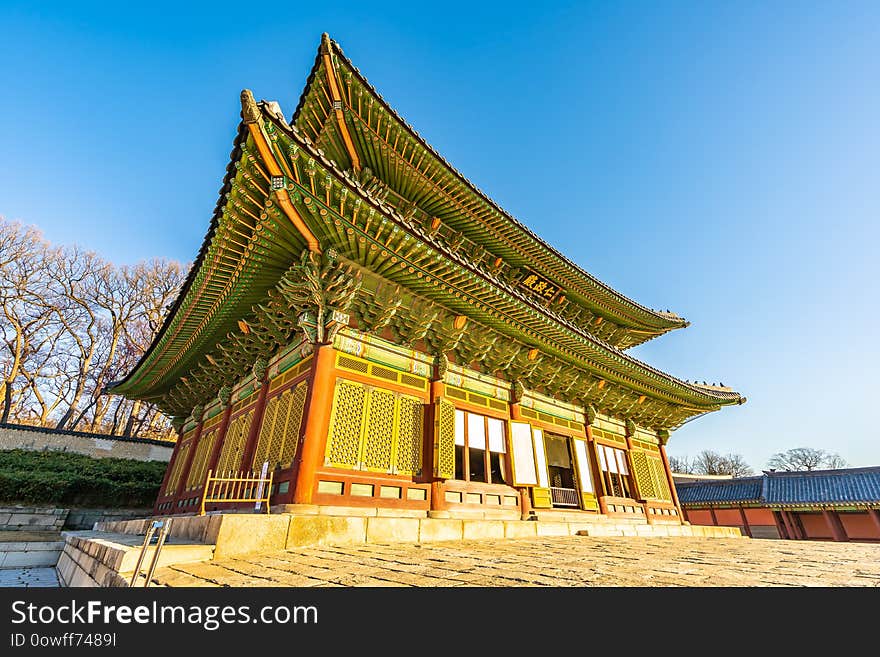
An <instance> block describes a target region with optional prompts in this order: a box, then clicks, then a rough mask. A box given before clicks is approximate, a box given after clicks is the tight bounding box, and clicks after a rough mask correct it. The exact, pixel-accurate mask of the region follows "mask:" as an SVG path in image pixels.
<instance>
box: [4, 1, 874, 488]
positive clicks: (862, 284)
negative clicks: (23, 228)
mask: <svg viewBox="0 0 880 657" xmlns="http://www.w3.org/2000/svg"><path fill="white" fill-rule="evenodd" d="M31 4H33V5H35V6H33V7H29V6H28V5H31ZM298 4H299V3H274V4H273V3H268V4H267V3H250V4H249V3H243V2H235V3H228V4H227V3H223V2H211V3H208V4H205V5H204V6H197V5H195V4H192V3H182V2H177V3H167V4H166V3H156V2H152V3H106V4H105V5H91V4H89V3H86V2H76V3H68V2H64V3H57V4H55V3H52V2H41V3H39V4H37V3H22V4H19V3H16V2H10V1H9V0H4V1H3V2H2V3H0V36H2V38H0V61H2V66H0V89H2V98H3V102H2V103H0V153H2V157H0V215H4V216H6V217H7V218H9V219H20V220H22V221H24V222H26V223H33V224H36V225H37V226H39V227H40V228H41V229H42V230H43V231H44V232H45V234H46V236H47V237H48V238H49V239H51V240H52V241H54V242H58V243H69V242H73V241H76V242H78V243H80V244H82V245H84V246H86V247H89V248H92V249H94V250H96V251H98V252H99V253H101V254H103V255H104V256H106V257H107V258H110V259H112V260H114V261H116V262H119V263H123V262H135V261H137V260H141V259H145V258H150V257H153V256H164V257H168V258H176V259H179V260H183V261H190V260H192V259H193V258H194V257H195V254H196V252H197V251H198V247H199V245H200V244H201V240H202V238H203V236H204V234H205V232H206V229H207V226H208V222H209V219H210V216H211V212H212V210H213V208H214V204H215V203H216V201H217V190H218V188H219V187H220V184H221V181H222V177H223V174H224V170H225V166H226V164H227V161H228V156H229V151H230V149H231V146H232V140H233V137H234V131H235V126H236V125H237V122H238V120H239V110H240V104H239V92H240V91H241V89H242V88H244V87H248V88H250V89H252V90H253V91H254V94H255V95H256V97H257V98H265V99H268V100H277V101H278V102H279V103H280V104H281V106H282V108H283V109H284V111H285V113H286V114H287V115H288V116H290V114H291V113H292V112H293V109H294V107H295V106H296V102H297V99H298V97H299V94H300V92H301V90H302V88H303V86H304V84H305V80H306V77H307V75H308V72H309V70H310V68H311V66H312V62H313V60H314V56H315V52H316V49H317V46H318V42H319V38H320V35H321V33H322V32H324V31H326V32H329V33H330V35H331V36H332V37H333V38H334V39H336V40H338V41H339V42H340V43H341V44H342V46H343V48H344V49H345V52H346V54H347V55H348V56H349V57H350V58H351V59H352V60H353V61H354V63H355V65H356V66H358V67H359V68H360V70H361V71H362V72H363V73H364V74H365V75H366V76H367V77H368V78H369V80H370V81H371V82H372V83H373V84H374V85H376V87H377V88H378V89H379V91H380V92H381V93H382V94H383V96H384V97H385V98H386V99H387V100H388V101H389V102H390V103H391V105H392V106H394V107H395V108H396V109H397V110H398V111H399V112H400V113H401V114H402V115H403V116H404V117H406V118H407V120H408V121H409V122H410V123H411V124H412V125H413V126H414V127H415V128H416V129H417V130H419V132H420V133H421V134H422V136H424V137H425V138H426V139H427V140H428V141H429V142H430V143H432V144H433V145H434V146H435V147H436V148H437V149H438V150H439V151H440V152H441V153H443V154H444V155H445V156H446V158H447V159H448V160H449V161H451V162H452V163H454V165H455V166H456V167H457V168H458V169H459V170H460V171H462V172H463V173H464V174H465V175H466V176H468V177H469V178H470V179H471V180H473V181H474V182H475V183H476V184H477V185H478V186H479V187H481V188H482V189H483V190H484V191H486V192H487V193H488V194H489V195H490V196H492V197H493V198H494V199H495V200H496V201H498V202H499V203H500V204H501V205H502V206H503V207H505V208H507V209H508V210H509V211H510V212H512V213H513V214H514V215H515V216H517V217H519V218H520V219H522V220H523V221H525V222H526V223H527V224H528V225H529V226H531V227H532V228H533V229H535V230H536V231H537V232H538V233H539V234H541V235H542V236H543V237H545V238H546V239H547V240H548V241H549V242H551V243H552V244H554V245H555V246H557V247H558V248H560V249H561V250H562V251H563V252H565V253H566V254H567V255H568V256H570V257H571V258H572V259H573V260H574V261H576V262H578V263H579V264H581V265H582V266H583V267H585V268H586V269H587V270H588V271H590V272H591V273H593V274H594V275H596V276H598V277H599V278H601V279H602V280H604V281H606V282H607V283H609V284H611V285H612V286H614V287H615V288H617V289H618V290H620V291H622V292H623V293H625V294H627V295H629V296H630V297H632V298H634V299H636V300H638V301H640V302H641V303H643V304H645V305H647V306H649V307H654V308H658V309H664V310H665V309H667V308H668V309H670V310H673V311H675V312H678V313H679V314H680V315H683V316H685V317H686V318H688V319H689V320H690V321H691V322H692V326H690V327H689V328H687V329H684V330H680V331H677V332H675V333H673V334H671V335H667V336H664V337H661V338H659V339H657V340H654V341H652V342H650V343H648V344H646V345H643V346H641V347H637V348H636V349H635V350H633V353H634V355H636V356H637V357H639V358H641V359H643V360H645V361H647V362H649V363H651V364H653V365H655V366H657V367H660V368H662V369H665V370H666V371H669V372H671V373H672V374H675V375H677V376H680V377H681V378H687V379H691V380H694V379H698V380H700V381H702V380H706V381H708V382H710V383H711V382H713V381H723V382H724V383H725V384H726V385H729V386H734V387H735V388H736V389H738V390H740V391H742V392H743V393H744V394H745V395H747V396H748V398H749V401H748V403H747V404H746V405H745V406H742V407H735V408H728V409H724V410H722V411H721V412H719V413H714V414H711V415H710V416H707V417H703V418H700V419H698V420H695V421H693V422H691V423H689V424H687V425H685V426H684V427H682V428H681V429H680V430H679V431H677V432H676V433H674V434H673V437H672V439H671V441H670V444H669V452H670V454H672V455H677V456H683V455H690V456H693V455H694V454H696V453H697V452H698V451H700V450H701V449H704V448H705V449H714V450H717V451H721V452H738V453H741V454H742V455H743V456H745V458H746V460H747V461H748V462H749V463H750V464H751V465H752V467H753V468H755V469H756V470H760V469H761V468H763V467H765V466H766V461H767V459H768V458H769V457H770V456H771V455H772V453H773V452H776V451H782V450H786V449H788V448H792V447H799V446H808V447H821V448H825V449H828V450H831V451H837V452H839V453H840V454H841V455H842V456H843V457H844V458H845V459H847V460H848V461H849V463H850V465H853V466H864V465H880V441H878V438H880V436H878V430H877V422H876V420H875V418H874V413H875V412H876V409H877V406H878V404H877V401H876V400H875V397H874V395H875V390H874V387H875V382H876V379H877V378H878V376H880V357H878V346H877V333H878V327H880V311H878V293H877V289H878V279H880V257H878V252H880V248H878V244H880V229H878V211H880V127H878V126H880V3H877V2H833V3H828V2H823V3H815V4H814V3H811V2H806V1H798V2H791V3H788V2H728V3H721V2H712V3H706V2H696V1H694V2H690V3H675V2H664V3H654V2H594V3H588V2H581V3H572V4H566V3H559V4H556V3H553V4H547V3H535V2H524V3H516V2H511V1H508V2H498V3H488V2H473V1H471V2H466V3H455V2H442V3H441V2H430V3H424V4H420V3H416V2H413V3H399V2H393V3H387V4H386V5H383V4H382V3H381V2H368V3H367V2H356V3H348V2H344V1H343V0H335V1H334V2H330V3H303V6H302V8H298Z"/></svg>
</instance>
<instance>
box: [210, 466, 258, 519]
mask: <svg viewBox="0 0 880 657" xmlns="http://www.w3.org/2000/svg"><path fill="white" fill-rule="evenodd" d="M272 476H273V473H271V472H270V473H269V476H268V477H261V476H260V475H258V474H256V473H253V472H238V473H233V472H224V473H220V476H215V475H214V473H213V471H211V470H208V478H207V479H205V489H204V491H203V492H202V506H201V510H200V511H199V515H201V516H203V515H205V504H209V503H210V504H218V503H221V504H222V503H234V502H254V503H255V508H256V509H257V510H258V509H259V508H260V504H265V505H266V515H269V513H270V511H269V498H270V497H271V495H272Z"/></svg>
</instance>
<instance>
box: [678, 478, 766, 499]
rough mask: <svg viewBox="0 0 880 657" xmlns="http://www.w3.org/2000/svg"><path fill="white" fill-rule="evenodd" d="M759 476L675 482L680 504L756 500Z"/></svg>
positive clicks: (759, 496)
mask: <svg viewBox="0 0 880 657" xmlns="http://www.w3.org/2000/svg"><path fill="white" fill-rule="evenodd" d="M762 483H763V479H762V478H761V477H740V478H738V479H725V480H724V481H689V482H686V483H681V484H676V485H675V489H676V490H677V491H678V499H679V500H680V501H681V503H682V504H691V503H701V502H757V501H759V500H760V499H761V485H762Z"/></svg>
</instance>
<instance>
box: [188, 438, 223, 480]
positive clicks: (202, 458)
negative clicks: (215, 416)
mask: <svg viewBox="0 0 880 657" xmlns="http://www.w3.org/2000/svg"><path fill="white" fill-rule="evenodd" d="M216 438H217V430H216V429H213V430H211V431H208V432H207V433H204V434H202V435H201V436H200V437H199V443H198V445H196V454H195V456H194V457H193V463H192V466H191V467H190V469H189V477H187V480H186V487H187V489H189V490H192V489H193V488H198V487H200V486H201V485H202V484H203V483H205V475H206V474H207V470H208V459H210V458H211V453H212V452H213V451H214V440H215V439H216Z"/></svg>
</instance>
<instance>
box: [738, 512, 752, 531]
mask: <svg viewBox="0 0 880 657" xmlns="http://www.w3.org/2000/svg"><path fill="white" fill-rule="evenodd" d="M739 517H740V518H742V524H743V529H744V530H745V532H746V536H748V537H749V538H751V536H752V528H751V527H750V526H749V519H748V518H746V510H745V509H744V508H743V506H742V505H740V507H739Z"/></svg>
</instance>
